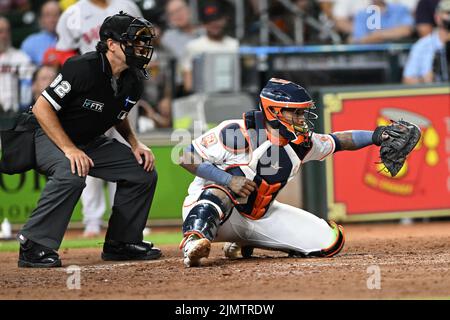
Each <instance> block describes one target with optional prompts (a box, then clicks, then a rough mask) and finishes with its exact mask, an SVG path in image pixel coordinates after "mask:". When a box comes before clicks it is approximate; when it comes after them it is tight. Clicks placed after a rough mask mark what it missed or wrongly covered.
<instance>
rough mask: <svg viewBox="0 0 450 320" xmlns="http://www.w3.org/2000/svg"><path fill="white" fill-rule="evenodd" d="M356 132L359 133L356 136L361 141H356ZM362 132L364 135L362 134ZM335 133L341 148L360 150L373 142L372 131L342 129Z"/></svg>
mask: <svg viewBox="0 0 450 320" xmlns="http://www.w3.org/2000/svg"><path fill="white" fill-rule="evenodd" d="M355 132H356V133H359V135H356V137H357V138H358V139H359V141H355ZM361 133H362V135H361ZM333 135H334V136H335V137H336V138H337V139H338V141H339V144H340V150H359V149H362V148H364V147H366V146H368V145H370V144H371V135H372V132H371V131H341V132H335V133H333Z"/></svg>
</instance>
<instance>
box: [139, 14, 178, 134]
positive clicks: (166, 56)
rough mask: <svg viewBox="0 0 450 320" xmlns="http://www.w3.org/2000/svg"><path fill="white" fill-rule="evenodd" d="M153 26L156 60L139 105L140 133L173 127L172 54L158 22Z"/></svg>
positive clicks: (155, 21) (150, 67) (151, 67)
mask: <svg viewBox="0 0 450 320" xmlns="http://www.w3.org/2000/svg"><path fill="white" fill-rule="evenodd" d="M153 26H154V27H155V33H156V37H155V38H154V39H153V41H152V45H153V47H154V50H155V51H154V58H153V59H152V60H151V61H150V63H149V66H148V69H149V73H150V77H149V79H148V80H147V81H145V82H144V93H143V95H142V99H141V100H139V102H138V103H137V105H138V107H139V118H138V126H137V127H138V132H140V133H143V132H146V131H150V130H153V129H155V128H170V127H171V126H172V90H171V89H172V88H171V81H170V77H171V69H170V68H171V66H170V53H169V52H168V51H167V49H166V48H165V47H164V46H163V45H162V43H161V37H160V35H161V28H160V27H159V25H158V20H154V22H153Z"/></svg>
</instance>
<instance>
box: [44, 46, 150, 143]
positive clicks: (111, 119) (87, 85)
mask: <svg viewBox="0 0 450 320" xmlns="http://www.w3.org/2000/svg"><path fill="white" fill-rule="evenodd" d="M142 89H143V87H142V80H140V79H139V78H138V76H137V75H136V73H135V72H134V71H132V70H130V69H127V70H125V71H123V72H122V73H121V75H120V78H119V79H117V81H116V79H115V78H113V76H112V71H111V65H110V64H109V61H108V59H107V58H106V56H105V55H104V54H102V53H98V52H88V53H86V54H83V55H81V56H77V57H73V58H70V59H69V60H67V61H66V63H65V64H64V66H63V67H62V70H61V73H60V74H59V75H58V76H57V77H56V78H55V80H54V81H53V82H52V83H51V84H50V86H49V87H47V88H46V89H45V90H44V91H43V92H42V95H43V96H44V98H45V99H47V101H48V102H49V103H50V104H51V105H52V106H53V108H54V109H55V110H56V112H57V115H58V118H59V120H60V122H61V125H62V127H63V129H64V131H65V132H66V133H67V135H68V136H69V137H70V138H71V139H72V141H73V142H74V143H75V144H77V145H80V144H82V145H83V144H87V143H89V142H90V141H92V140H93V139H94V138H95V137H97V136H99V135H102V134H103V133H105V131H107V130H108V129H110V128H111V127H112V126H114V125H116V124H118V123H120V122H121V121H122V120H124V119H125V118H126V117H127V115H128V112H129V111H130V110H131V108H132V107H133V106H134V105H135V104H136V102H137V101H138V100H139V99H140V97H141V95H142Z"/></svg>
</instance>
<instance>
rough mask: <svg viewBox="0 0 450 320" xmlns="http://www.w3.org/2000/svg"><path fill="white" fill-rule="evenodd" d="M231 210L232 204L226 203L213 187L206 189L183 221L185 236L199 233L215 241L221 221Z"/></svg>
mask: <svg viewBox="0 0 450 320" xmlns="http://www.w3.org/2000/svg"><path fill="white" fill-rule="evenodd" d="M229 211H231V205H230V204H227V203H224V202H223V201H222V200H221V199H220V198H219V197H218V196H217V195H215V194H214V191H213V189H206V190H205V191H203V192H202V194H201V195H200V197H199V199H198V202H197V204H196V205H195V206H194V207H193V208H192V209H191V211H189V214H188V216H187V217H186V219H185V220H184V222H183V236H185V237H186V236H188V235H189V234H197V235H201V236H203V237H204V238H206V239H208V240H209V241H213V240H214V238H215V237H216V234H217V229H218V227H219V224H220V221H221V220H222V219H223V218H224V215H225V214H226V213H228V212H229Z"/></svg>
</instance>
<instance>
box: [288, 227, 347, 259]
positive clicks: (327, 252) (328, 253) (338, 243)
mask: <svg viewBox="0 0 450 320" xmlns="http://www.w3.org/2000/svg"><path fill="white" fill-rule="evenodd" d="M328 224H329V225H330V227H331V228H332V229H333V230H334V231H335V232H336V234H337V236H336V240H335V241H334V242H333V244H332V245H331V246H329V247H328V248H325V249H322V250H319V251H313V252H310V253H304V252H298V251H290V252H289V256H292V257H322V258H324V257H327V258H329V257H332V256H335V255H337V254H338V253H339V252H341V250H342V248H343V247H344V244H345V234H344V228H343V227H342V226H340V225H338V224H336V223H335V222H333V221H330V222H328Z"/></svg>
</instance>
